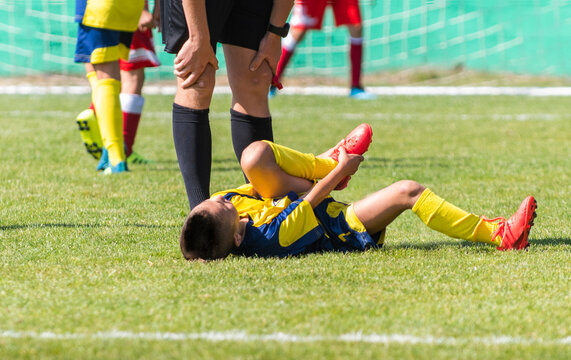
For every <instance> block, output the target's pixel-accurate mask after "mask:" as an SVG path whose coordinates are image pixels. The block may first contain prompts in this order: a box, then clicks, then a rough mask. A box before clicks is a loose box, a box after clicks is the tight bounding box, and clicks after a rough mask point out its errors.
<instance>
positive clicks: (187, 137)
mask: <svg viewBox="0 0 571 360" xmlns="http://www.w3.org/2000/svg"><path fill="white" fill-rule="evenodd" d="M208 111H209V109H204V110H195V109H189V108H186V107H184V106H180V105H178V104H173V107H172V132H173V139H174V147H175V150H176V157H177V158H178V165H179V167H180V172H181V173H182V179H183V180H184V186H185V188H186V195H187V196H188V203H189V204H190V208H191V209H192V208H193V207H195V206H196V205H198V204H200V203H201V202H202V201H203V200H206V199H208V198H209V197H210V170H211V166H212V138H211V133H210V122H209V120H208Z"/></svg>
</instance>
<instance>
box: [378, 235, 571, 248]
mask: <svg viewBox="0 0 571 360" xmlns="http://www.w3.org/2000/svg"><path fill="white" fill-rule="evenodd" d="M530 244H531V245H532V246H534V247H554V246H560V245H571V239H564V238H548V239H531V241H530ZM480 246H483V247H487V246H488V245H487V244H484V243H476V242H468V241H461V240H459V241H454V240H450V241H437V242H436V241H435V242H428V243H401V244H394V245H392V244H390V243H389V244H386V245H385V246H383V249H391V250H399V249H417V250H427V251H432V250H439V249H442V248H444V247H480Z"/></svg>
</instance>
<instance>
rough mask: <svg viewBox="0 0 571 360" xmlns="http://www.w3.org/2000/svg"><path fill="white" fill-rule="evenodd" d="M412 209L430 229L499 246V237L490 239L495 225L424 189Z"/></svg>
mask: <svg viewBox="0 0 571 360" xmlns="http://www.w3.org/2000/svg"><path fill="white" fill-rule="evenodd" d="M412 211H413V212H414V213H415V214H416V215H417V216H418V217H419V218H420V219H421V220H422V221H423V222H424V223H425V224H426V225H427V226H428V227H430V228H431V229H433V230H436V231H439V232H441V233H443V234H445V235H448V236H451V237H453V238H457V239H464V240H470V241H477V242H484V243H488V244H494V245H497V246H499V245H500V243H501V239H500V237H499V236H497V237H496V238H495V239H492V238H491V237H492V233H493V232H494V231H495V230H496V228H497V225H496V224H494V223H491V222H489V221H485V220H483V219H481V218H480V217H478V216H476V215H474V214H471V213H469V212H467V211H464V210H462V209H460V208H458V207H456V206H454V205H452V204H451V203H449V202H447V201H446V200H444V199H442V198H440V197H438V196H437V195H435V194H434V193H433V192H432V191H430V190H429V189H425V190H424V192H423V193H422V195H421V196H420V198H419V199H418V201H417V202H416V204H414V206H413V208H412Z"/></svg>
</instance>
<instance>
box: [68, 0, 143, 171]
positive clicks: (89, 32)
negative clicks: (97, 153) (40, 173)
mask: <svg viewBox="0 0 571 360" xmlns="http://www.w3.org/2000/svg"><path fill="white" fill-rule="evenodd" d="M144 6H145V2H144V0H132V1H119V0H105V1H103V0H101V1H88V0H77V1H76V15H75V20H76V21H77V22H79V29H78V33H77V46H76V50H75V57H74V60H75V62H80V63H91V64H92V65H93V69H94V70H95V76H94V79H93V80H92V81H91V83H92V84H93V85H94V86H93V87H92V89H93V91H92V99H93V105H94V108H95V113H96V114H97V119H98V124H99V130H100V132H101V139H102V143H103V147H104V151H103V153H104V154H103V155H102V156H101V160H103V159H104V155H105V156H106V157H107V156H108V161H106V162H105V161H101V160H100V163H99V165H98V167H97V169H98V170H102V171H103V172H104V173H105V174H117V173H122V172H125V171H127V161H126V160H127V158H126V156H125V149H124V142H123V132H122V127H123V126H122V125H123V114H122V113H121V105H120V98H119V94H120V92H121V72H120V65H119V59H124V60H127V59H128V58H129V48H130V46H131V41H132V38H133V32H134V31H135V30H137V26H138V24H139V19H140V18H141V13H142V12H143V8H144Z"/></svg>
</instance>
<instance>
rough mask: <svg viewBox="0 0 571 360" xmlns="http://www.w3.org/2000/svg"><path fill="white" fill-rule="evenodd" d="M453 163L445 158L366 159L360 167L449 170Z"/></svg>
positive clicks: (457, 158)
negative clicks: (428, 167)
mask: <svg viewBox="0 0 571 360" xmlns="http://www.w3.org/2000/svg"><path fill="white" fill-rule="evenodd" d="M459 159H468V158H467V157H454V159H453V160H454V161H458V160H459ZM454 161H452V160H451V159H446V158H435V157H433V156H422V157H412V158H404V157H403V158H382V157H375V156H373V157H368V156H367V160H366V161H365V162H363V164H362V165H361V167H363V168H389V167H391V168H424V167H427V166H430V167H434V168H450V167H452V166H454Z"/></svg>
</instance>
